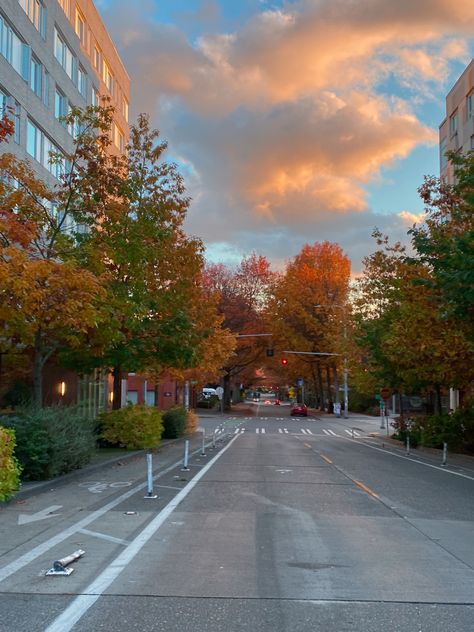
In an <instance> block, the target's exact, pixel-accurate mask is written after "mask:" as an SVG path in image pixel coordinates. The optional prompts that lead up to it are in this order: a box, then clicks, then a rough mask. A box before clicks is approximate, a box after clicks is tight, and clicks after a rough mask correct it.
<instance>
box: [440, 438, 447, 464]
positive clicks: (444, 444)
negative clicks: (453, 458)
mask: <svg viewBox="0 0 474 632" xmlns="http://www.w3.org/2000/svg"><path fill="white" fill-rule="evenodd" d="M447 460H448V444H447V443H443V462H442V463H441V465H446V463H447Z"/></svg>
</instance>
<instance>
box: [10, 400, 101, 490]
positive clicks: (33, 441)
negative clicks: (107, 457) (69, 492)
mask: <svg viewBox="0 0 474 632" xmlns="http://www.w3.org/2000/svg"><path fill="white" fill-rule="evenodd" d="M3 424H4V425H5V426H7V427H10V428H13V429H14V430H15V435H16V443H17V447H16V450H15V454H16V457H17V458H18V460H19V462H20V464H21V466H22V469H23V475H22V478H23V479H24V480H43V479H48V478H54V477H55V476H59V475H60V474H65V473H67V472H70V471H72V470H75V469H78V468H80V467H82V466H83V465H85V464H86V463H88V462H89V460H90V458H91V456H92V454H93V452H94V450H95V445H96V437H97V435H96V424H95V421H93V420H91V419H89V418H88V417H87V416H86V415H85V414H84V412H83V411H82V409H81V408H80V407H79V406H71V407H64V406H55V407H51V408H42V409H41V408H40V409H36V408H25V409H23V410H19V411H17V412H15V414H14V415H8V416H5V417H4V418H3Z"/></svg>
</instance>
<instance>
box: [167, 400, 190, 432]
mask: <svg viewBox="0 0 474 632" xmlns="http://www.w3.org/2000/svg"><path fill="white" fill-rule="evenodd" d="M186 418H187V412H186V409H185V408H182V407H181V406H173V408H169V409H168V410H167V411H165V412H164V413H163V426H164V429H163V438H164V439H176V438H177V437H181V435H183V434H184V431H185V429H186Z"/></svg>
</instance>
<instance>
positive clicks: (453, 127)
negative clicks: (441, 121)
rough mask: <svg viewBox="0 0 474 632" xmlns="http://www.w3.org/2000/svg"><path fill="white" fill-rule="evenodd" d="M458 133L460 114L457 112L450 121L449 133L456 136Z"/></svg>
mask: <svg viewBox="0 0 474 632" xmlns="http://www.w3.org/2000/svg"><path fill="white" fill-rule="evenodd" d="M457 131H458V113H457V112H455V113H454V114H453V115H452V116H451V117H450V119H449V133H450V134H451V136H454V134H456V132H457Z"/></svg>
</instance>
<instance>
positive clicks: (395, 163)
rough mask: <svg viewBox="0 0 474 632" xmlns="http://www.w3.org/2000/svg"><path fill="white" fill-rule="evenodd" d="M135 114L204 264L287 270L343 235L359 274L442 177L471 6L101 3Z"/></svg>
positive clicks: (473, 22) (170, 0) (249, 0)
mask: <svg viewBox="0 0 474 632" xmlns="http://www.w3.org/2000/svg"><path fill="white" fill-rule="evenodd" d="M97 4H98V7H99V10H100V11H101V13H102V15H103V17H104V21H105V22H106V24H107V26H108V27H109V29H110V31H111V33H112V36H113V38H114V40H115V42H116V46H117V49H118V51H119V53H120V54H121V56H122V59H123V61H124V63H125V65H126V67H127V69H128V71H129V74H130V76H131V78H132V103H131V111H132V113H135V114H136V113H138V112H148V113H149V114H150V117H151V120H152V124H153V125H154V127H156V128H158V129H159V130H160V132H161V134H162V136H163V137H164V138H165V139H166V140H168V142H169V147H170V150H169V153H170V157H172V158H173V159H174V160H176V161H177V162H178V163H179V164H180V165H181V168H182V171H183V174H184V176H185V180H186V184H187V188H188V192H189V194H190V195H191V197H192V199H193V202H192V204H191V208H190V211H189V214H188V218H187V220H186V228H187V230H188V231H189V232H191V233H193V234H196V235H197V236H199V237H201V238H202V239H203V241H204V243H205V245H206V248H207V253H208V257H209V258H210V259H212V260H214V261H216V260H219V261H224V262H232V261H236V260H238V259H239V258H240V257H241V256H243V255H245V254H248V253H250V252H251V251H256V252H257V253H258V254H263V255H266V256H267V257H268V258H269V259H270V260H271V261H272V262H273V263H274V264H275V265H276V266H281V265H283V264H284V262H285V261H286V260H288V259H289V258H290V257H292V256H294V255H295V254H297V252H298V251H299V250H300V249H301V247H302V245H303V244H304V243H313V242H315V241H324V240H328V241H336V242H338V243H339V244H340V245H341V246H342V248H343V249H344V250H345V251H346V252H347V253H348V254H349V256H350V258H351V260H352V262H353V271H354V273H357V272H358V271H360V269H361V260H362V258H363V257H364V256H365V255H368V254H370V252H372V251H373V249H374V244H373V242H372V239H371V237H370V234H371V231H372V229H373V228H374V227H375V226H377V227H378V228H380V229H381V230H382V231H384V232H386V233H387V234H389V236H390V237H391V239H393V240H399V239H401V240H406V231H407V230H408V228H409V227H410V226H411V224H412V223H413V221H414V220H415V219H417V216H418V215H419V214H420V213H421V212H422V206H421V202H420V200H419V198H418V195H417V192H416V189H417V187H418V186H419V185H420V184H421V183H422V179H423V175H424V174H433V173H435V174H436V173H437V172H438V164H439V163H438V147H437V128H438V125H439V123H440V122H441V121H442V119H443V117H444V112H445V95H446V93H447V92H448V90H449V89H450V88H451V86H452V85H453V84H454V82H455V80H456V79H457V77H458V76H459V75H460V74H461V72H462V70H463V69H464V67H465V66H466V65H467V63H468V62H469V61H470V59H471V58H472V54H473V34H474V3H473V2H472V0H458V1H457V2H456V3H454V4H453V3H452V2H451V0H417V2H413V0H398V1H397V2H396V3H394V2H393V0H354V1H353V2H347V0H293V1H288V2H266V1H261V0H239V1H238V2H237V1H235V0H234V1H230V0H226V1H224V0H220V1H217V0H139V1H138V2H135V3H129V2H128V1H126V0H102V1H101V2H98V3H97Z"/></svg>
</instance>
